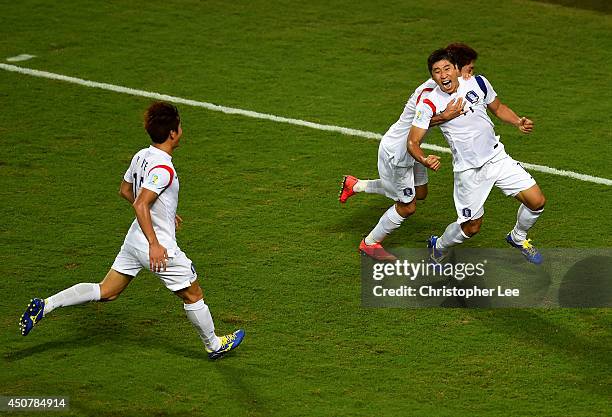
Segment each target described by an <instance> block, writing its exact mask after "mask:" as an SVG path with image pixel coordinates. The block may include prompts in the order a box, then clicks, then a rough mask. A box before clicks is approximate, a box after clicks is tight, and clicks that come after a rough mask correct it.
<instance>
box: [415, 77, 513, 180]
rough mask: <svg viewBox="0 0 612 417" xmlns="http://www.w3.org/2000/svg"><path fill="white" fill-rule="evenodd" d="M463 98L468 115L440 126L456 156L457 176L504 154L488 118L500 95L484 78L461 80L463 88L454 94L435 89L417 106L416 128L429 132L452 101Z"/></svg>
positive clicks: (438, 88)
mask: <svg viewBox="0 0 612 417" xmlns="http://www.w3.org/2000/svg"><path fill="white" fill-rule="evenodd" d="M479 79H480V80H479ZM459 97H463V99H464V102H465V107H464V109H465V110H466V111H467V112H466V114H464V115H462V116H459V117H455V118H454V119H452V120H449V121H448V122H445V123H443V124H441V125H440V130H442V133H443V134H444V137H445V138H446V141H447V142H448V145H449V146H450V148H451V151H452V154H453V170H454V171H455V172H460V171H465V170H466V169H471V168H480V167H481V166H483V165H484V164H485V163H487V162H488V161H490V160H491V159H493V158H494V157H495V156H496V155H498V154H499V153H500V152H502V151H503V150H504V145H503V144H502V143H501V142H500V141H499V137H498V136H496V135H495V131H494V125H493V122H492V121H491V119H490V118H489V115H488V114H487V105H489V104H491V103H492V102H493V100H495V98H496V97H497V93H495V90H493V87H492V86H491V84H490V83H489V81H488V80H487V79H486V78H485V77H483V76H481V75H477V76H475V77H470V78H469V79H468V80H464V79H462V78H461V77H460V78H459V88H458V89H457V91H456V92H455V93H453V94H448V93H445V92H444V91H442V89H441V88H440V87H436V88H434V90H433V91H432V92H431V93H430V94H429V96H428V97H427V98H426V99H424V100H422V101H421V103H419V105H418V106H417V113H416V116H415V118H414V121H413V122H412V124H413V125H414V126H417V127H419V128H421V129H428V128H429V122H430V120H431V118H432V117H433V116H434V115H435V114H438V113H441V112H442V111H444V109H445V108H446V106H447V105H448V103H449V102H450V101H451V100H452V99H456V98H459Z"/></svg>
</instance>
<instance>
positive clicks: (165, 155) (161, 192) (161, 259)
mask: <svg viewBox="0 0 612 417" xmlns="http://www.w3.org/2000/svg"><path fill="white" fill-rule="evenodd" d="M145 129H146V131H147V133H148V134H149V136H150V137H151V140H152V143H151V145H150V146H149V147H148V148H145V149H142V150H140V151H139V152H137V153H136V155H134V157H133V158H132V162H131V163H130V166H129V168H128V169H127V171H126V172H125V175H124V177H123V181H122V182H121V186H120V195H121V196H122V197H123V198H125V199H126V200H127V201H129V202H130V203H131V204H132V206H133V207H134V211H135V212H136V219H135V220H134V222H133V223H132V225H131V227H130V229H129V231H128V233H127V235H126V237H125V240H124V242H123V245H122V246H121V250H120V251H119V254H118V255H117V257H116V258H115V262H114V263H113V265H112V267H111V269H110V270H109V271H108V273H107V274H106V277H105V278H104V279H103V280H102V282H100V283H99V284H93V283H80V284H76V285H74V286H72V287H70V288H68V289H65V290H63V291H61V292H59V293H57V294H55V295H52V296H50V297H48V298H46V299H44V300H43V299H40V298H34V299H33V300H32V301H31V302H30V304H29V305H28V307H27V309H26V311H25V313H24V314H23V315H22V316H21V319H20V328H21V333H22V334H23V335H24V336H26V335H27V334H28V333H29V332H30V330H32V327H33V326H34V324H36V323H38V322H39V321H40V320H41V319H42V318H43V317H46V316H47V315H48V314H49V313H51V312H52V311H53V310H54V309H56V308H58V307H67V306H72V305H77V304H84V303H87V302H91V301H113V300H115V299H117V297H119V295H120V294H121V293H122V292H123V290H125V288H126V287H127V286H128V285H129V283H130V282H131V281H132V279H133V278H134V277H135V276H136V275H137V274H138V273H139V272H140V271H141V270H142V269H143V268H147V269H149V270H151V271H152V272H154V273H155V274H156V275H157V276H158V277H159V278H160V279H161V280H162V282H163V283H164V285H165V286H166V287H167V288H168V289H169V290H170V291H172V292H174V293H175V294H176V295H177V296H179V297H180V298H181V299H182V300H183V302H184V304H183V306H184V309H185V313H186V315H187V318H188V319H189V321H191V323H192V324H193V326H194V327H195V328H196V330H197V332H198V334H199V336H200V338H201V339H202V341H203V342H204V346H205V349H206V351H207V352H208V357H209V358H211V359H217V358H220V357H221V356H223V355H224V354H225V353H227V352H229V351H230V350H232V349H235V348H236V347H238V345H239V344H240V343H241V342H242V339H243V337H244V331H243V330H242V329H240V330H237V331H235V332H233V333H231V334H229V335H225V336H221V337H218V336H217V335H216V334H215V325H214V323H213V319H212V316H211V314H210V311H209V309H208V306H207V305H206V304H205V303H204V300H203V296H202V289H201V288H200V285H199V283H198V281H197V278H198V275H197V273H196V270H195V268H194V266H193V264H192V262H191V260H190V259H189V258H187V256H186V255H185V253H183V251H181V249H180V248H179V246H178V244H177V242H176V235H175V230H176V227H178V225H179V224H180V222H182V219H181V218H180V217H179V216H178V215H177V214H176V209H177V205H178V193H179V178H178V175H177V173H176V170H175V169H174V165H173V164H172V154H173V152H174V150H175V149H176V148H177V147H178V146H179V142H180V139H181V136H182V134H183V130H182V128H181V121H180V117H179V113H178V110H177V109H176V107H174V106H173V105H171V104H167V103H162V102H156V103H153V104H152V105H151V106H150V107H149V108H148V110H147V112H146V113H145Z"/></svg>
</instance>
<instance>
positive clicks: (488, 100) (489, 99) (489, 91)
mask: <svg viewBox="0 0 612 417" xmlns="http://www.w3.org/2000/svg"><path fill="white" fill-rule="evenodd" d="M480 78H482V81H484V84H485V86H486V87H487V96H486V97H485V104H486V105H487V106H488V105H489V104H491V103H493V100H495V99H496V98H497V93H496V92H495V90H494V89H493V86H492V85H491V83H490V82H489V80H487V79H486V78H485V77H484V76H483V75H481V76H480Z"/></svg>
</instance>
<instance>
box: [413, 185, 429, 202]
mask: <svg viewBox="0 0 612 417" xmlns="http://www.w3.org/2000/svg"><path fill="white" fill-rule="evenodd" d="M414 188H415V192H414V194H415V196H416V199H417V200H425V198H426V197H427V193H428V192H429V190H428V189H427V184H424V185H417V186H416V187H414Z"/></svg>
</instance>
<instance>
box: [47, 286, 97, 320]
mask: <svg viewBox="0 0 612 417" xmlns="http://www.w3.org/2000/svg"><path fill="white" fill-rule="evenodd" d="M98 300H100V285H99V284H89V283H84V282H82V283H80V284H76V285H73V286H72V287H70V288H67V289H65V290H64V291H60V292H58V293H57V294H55V295H52V296H51V297H49V298H47V299H45V309H44V311H43V317H44V316H46V315H47V314H49V313H50V312H52V311H53V310H55V309H56V308H57V307H68V306H75V305H78V304H85V303H89V302H90V301H98Z"/></svg>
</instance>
